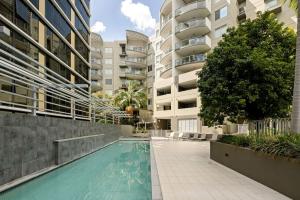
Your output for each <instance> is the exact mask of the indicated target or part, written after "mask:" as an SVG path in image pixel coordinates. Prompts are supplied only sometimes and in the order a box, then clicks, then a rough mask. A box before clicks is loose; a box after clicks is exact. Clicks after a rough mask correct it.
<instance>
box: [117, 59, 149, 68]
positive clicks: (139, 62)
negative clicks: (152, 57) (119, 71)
mask: <svg viewBox="0 0 300 200" xmlns="http://www.w3.org/2000/svg"><path fill="white" fill-rule="evenodd" d="M122 64H125V65H122ZM128 65H130V66H133V67H138V68H145V67H146V66H147V65H146V60H145V59H144V58H139V57H127V58H126V59H123V60H121V66H128Z"/></svg>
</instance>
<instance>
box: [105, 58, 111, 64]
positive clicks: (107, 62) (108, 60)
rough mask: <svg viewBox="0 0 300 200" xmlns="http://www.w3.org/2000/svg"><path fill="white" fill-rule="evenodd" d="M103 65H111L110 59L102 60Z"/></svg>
mask: <svg viewBox="0 0 300 200" xmlns="http://www.w3.org/2000/svg"><path fill="white" fill-rule="evenodd" d="M104 64H107V65H112V59H110V58H106V59H104Z"/></svg>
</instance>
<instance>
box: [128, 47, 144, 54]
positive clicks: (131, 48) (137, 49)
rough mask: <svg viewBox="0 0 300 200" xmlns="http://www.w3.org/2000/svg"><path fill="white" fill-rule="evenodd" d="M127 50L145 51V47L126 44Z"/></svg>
mask: <svg viewBox="0 0 300 200" xmlns="http://www.w3.org/2000/svg"><path fill="white" fill-rule="evenodd" d="M126 49H127V51H136V52H141V53H146V49H145V48H144V47H134V46H127V48H126Z"/></svg>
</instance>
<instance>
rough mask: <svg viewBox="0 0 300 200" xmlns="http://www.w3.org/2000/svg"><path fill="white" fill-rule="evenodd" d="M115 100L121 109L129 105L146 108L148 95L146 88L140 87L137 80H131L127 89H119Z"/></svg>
mask: <svg viewBox="0 0 300 200" xmlns="http://www.w3.org/2000/svg"><path fill="white" fill-rule="evenodd" d="M113 101H114V104H115V105H116V106H118V107H120V108H121V109H125V108H126V107H127V106H133V107H134V108H144V107H145V106H146V105H147V96H146V93H145V90H144V89H143V88H140V87H139V85H138V83H137V82H136V81H130V82H129V84H128V88H127V90H119V91H118V93H117V94H116V95H115V96H114V100H113Z"/></svg>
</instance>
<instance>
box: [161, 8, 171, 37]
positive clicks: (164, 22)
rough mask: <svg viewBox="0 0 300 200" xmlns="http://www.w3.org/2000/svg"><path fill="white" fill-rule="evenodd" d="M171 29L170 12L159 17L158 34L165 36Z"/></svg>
mask: <svg viewBox="0 0 300 200" xmlns="http://www.w3.org/2000/svg"><path fill="white" fill-rule="evenodd" d="M171 31H172V13H171V14H170V15H168V16H163V17H162V19H161V26H160V35H161V36H162V37H164V38H165V37H166V36H167V35H168V34H169V33H170V32H171Z"/></svg>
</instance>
